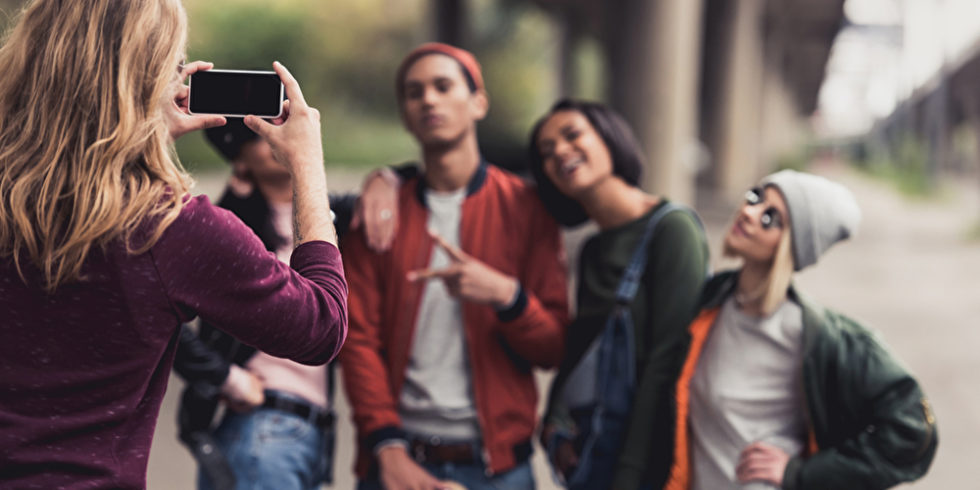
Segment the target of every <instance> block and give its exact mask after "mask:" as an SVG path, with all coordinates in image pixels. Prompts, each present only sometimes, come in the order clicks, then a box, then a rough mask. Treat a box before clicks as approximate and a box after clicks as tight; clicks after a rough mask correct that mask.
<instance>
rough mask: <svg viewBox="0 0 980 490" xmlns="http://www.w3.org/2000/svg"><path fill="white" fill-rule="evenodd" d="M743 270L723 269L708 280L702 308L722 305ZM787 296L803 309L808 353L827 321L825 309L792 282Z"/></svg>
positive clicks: (702, 299)
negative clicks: (818, 331) (818, 332)
mask: <svg viewBox="0 0 980 490" xmlns="http://www.w3.org/2000/svg"><path fill="white" fill-rule="evenodd" d="M740 271H741V270H740V269H737V270H728V271H722V272H719V273H717V274H715V275H714V276H712V277H711V279H709V280H708V282H707V283H706V284H705V286H704V289H702V292H701V300H700V301H701V309H702V310H707V309H711V308H716V307H719V306H721V304H722V303H724V302H725V300H726V299H727V298H728V296H729V295H731V294H733V293H734V292H735V287H736V286H737V285H738V274H739V272H740ZM786 296H787V297H788V298H790V299H792V300H793V301H795V302H796V303H797V304H798V305H800V308H801V309H802V310H803V352H804V353H808V352H809V351H810V349H811V348H812V346H813V345H814V336H815V335H817V329H818V327H821V326H823V324H824V323H825V321H826V314H825V313H826V311H825V309H824V308H823V307H822V306H820V305H819V304H817V303H816V302H814V301H813V300H811V299H810V297H809V296H807V295H806V294H803V293H802V292H801V291H799V290H798V289H797V288H796V286H795V285H793V284H790V286H789V291H787V293H786Z"/></svg>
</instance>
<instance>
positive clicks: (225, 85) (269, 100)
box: [189, 70, 283, 117]
mask: <svg viewBox="0 0 980 490" xmlns="http://www.w3.org/2000/svg"><path fill="white" fill-rule="evenodd" d="M282 96H283V88H282V82H281V81H280V80H279V75H276V73H275V72H246V71H222V70H208V71H199V72H197V73H194V74H193V75H191V81H190V101H189V106H190V111H191V112H192V113H195V114H222V115H225V116H245V115H248V114H253V115H256V116H259V117H276V116H278V115H279V113H280V112H281V110H282Z"/></svg>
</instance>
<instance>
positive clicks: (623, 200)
mask: <svg viewBox="0 0 980 490" xmlns="http://www.w3.org/2000/svg"><path fill="white" fill-rule="evenodd" d="M529 153H530V157H531V173H532V175H533V176H534V179H535V181H536V182H537V184H538V194H539V195H540V197H541V200H542V202H543V203H544V205H545V208H546V209H548V210H549V211H550V212H551V214H552V215H553V216H555V218H556V219H557V220H558V221H559V222H560V223H561V224H563V225H565V226H576V225H579V224H581V223H583V222H585V221H586V220H587V219H592V220H593V221H595V223H596V224H597V225H598V226H599V232H598V233H597V234H596V235H595V236H592V237H591V238H589V239H588V240H587V242H586V244H585V246H584V247H583V249H582V254H581V258H580V260H579V265H578V278H579V282H578V295H577V317H576V319H575V320H574V321H573V322H572V324H571V325H570V326H569V328H568V337H567V342H566V349H565V356H564V361H563V362H562V365H561V367H560V368H559V371H558V375H557V376H556V378H555V381H554V383H553V385H552V389H551V394H550V396H549V404H548V408H547V411H546V414H545V416H544V421H543V427H542V432H541V434H542V439H543V442H545V444H546V445H548V444H549V440H551V439H552V438H553V437H554V436H555V435H558V434H562V435H564V436H567V437H562V438H561V439H560V441H561V442H559V443H557V444H556V446H557V447H556V448H555V451H554V454H553V455H552V457H553V460H552V464H553V466H554V467H555V469H556V470H557V473H559V474H560V475H561V476H562V477H566V478H567V477H568V475H570V474H571V472H572V471H573V470H574V469H576V467H577V466H578V463H579V456H580V455H579V454H578V451H579V450H580V449H581V448H577V447H576V445H577V443H576V440H575V435H577V434H579V433H580V432H581V431H580V429H581V428H580V427H578V426H577V425H576V423H575V420H574V418H573V417H572V415H571V411H572V410H573V409H574V408H575V407H572V406H569V405H571V404H572V402H570V401H569V400H570V397H569V395H568V393H569V391H570V389H575V388H579V387H581V385H582V384H583V383H582V382H580V381H578V380H576V379H570V377H572V376H573V372H575V371H576V367H577V366H578V365H579V364H580V362H584V359H585V358H586V357H587V356H586V352H587V351H588V350H589V347H590V345H592V344H593V341H594V340H595V339H596V338H597V337H598V336H599V334H600V332H601V330H602V329H603V327H604V325H605V324H606V318H607V317H608V316H609V315H610V312H611V311H612V310H613V308H614V306H615V305H616V304H617V301H618V300H617V286H618V285H619V284H620V281H621V279H622V277H623V276H624V272H625V270H626V269H627V267H628V265H629V263H630V261H631V257H632V256H633V255H634V249H636V248H637V246H638V244H639V243H640V241H641V238H642V236H643V235H644V233H645V230H646V228H647V225H648V223H649V222H650V221H651V220H652V219H654V217H658V219H659V216H658V213H661V212H666V209H667V206H677V205H676V204H674V203H671V202H669V201H668V200H667V199H666V198H664V197H662V196H655V195H650V194H648V193H646V192H644V191H643V190H641V189H640V188H639V187H638V185H639V181H640V173H641V170H642V168H643V166H644V164H643V156H642V151H641V149H640V147H639V145H638V144H637V142H636V140H635V138H634V136H633V132H632V131H631V130H630V128H629V126H628V125H627V124H626V122H625V121H623V119H622V118H621V117H620V116H619V115H617V114H616V113H615V112H613V111H612V110H611V109H609V108H608V107H605V106H603V105H600V104H597V103H591V102H582V101H576V100H569V99H566V100H561V101H559V102H558V103H556V104H555V105H554V107H553V108H552V109H551V110H550V111H549V112H548V113H547V114H546V115H545V116H544V117H543V118H542V119H541V120H539V122H538V123H537V125H536V126H535V127H534V130H533V131H532V133H531V138H530V146H529ZM662 216H663V217H662V219H659V222H656V223H654V224H653V225H652V226H654V228H653V229H652V236H651V238H650V239H649V242H648V244H647V246H646V252H645V253H646V257H645V259H646V266H645V268H644V269H643V272H642V275H641V278H640V281H639V284H638V288H637V290H636V294H635V296H634V297H633V299H632V301H630V303H629V310H630V313H631V314H632V319H633V337H634V339H635V342H634V350H635V352H634V353H632V354H633V355H635V360H636V363H635V364H636V366H635V373H636V387H635V396H634V398H633V402H632V411H631V416H630V417H629V420H628V421H627V425H626V429H625V434H626V435H625V438H624V439H623V442H622V448H621V449H620V451H619V454H618V457H616V456H615V455H614V456H613V457H614V458H615V461H614V462H613V463H612V466H614V468H613V471H612V473H613V474H612V475H611V478H612V479H611V481H608V482H606V485H608V487H609V488H617V489H635V488H639V487H641V486H642V485H644V484H651V483H653V484H656V483H657V482H659V483H660V484H662V483H663V481H664V480H665V479H666V477H667V470H668V465H667V461H669V454H670V452H671V450H672V444H671V440H670V439H671V435H672V434H671V431H670V428H671V427H670V425H669V424H668V423H667V421H669V420H670V416H669V412H670V410H671V402H670V401H671V399H672V395H671V393H672V390H673V386H674V381H675V380H676V377H677V373H678V372H679V369H680V361H681V359H680V356H679V355H678V354H677V352H679V351H680V350H682V349H683V347H684V345H685V339H686V328H687V325H688V324H689V323H690V321H691V319H692V318H693V317H694V314H695V312H696V305H697V298H698V293H699V292H700V290H701V287H702V285H703V282H704V279H705V273H706V271H707V264H708V247H707V242H706V240H705V236H704V231H703V230H702V228H701V225H700V221H699V220H698V218H697V217H696V215H695V214H694V213H693V212H669V213H667V214H663V215H662ZM620 354H621V355H624V356H626V355H629V354H631V353H620ZM593 371H594V369H593ZM580 372H581V371H580ZM586 384H587V383H586ZM661 456H663V457H661ZM658 461H662V462H663V463H661V464H658V463H657V462H658Z"/></svg>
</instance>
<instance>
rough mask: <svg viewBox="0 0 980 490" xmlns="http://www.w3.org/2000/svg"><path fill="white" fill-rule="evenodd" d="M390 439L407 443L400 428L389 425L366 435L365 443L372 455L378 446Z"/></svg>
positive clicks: (406, 437) (405, 436) (406, 438)
mask: <svg viewBox="0 0 980 490" xmlns="http://www.w3.org/2000/svg"><path fill="white" fill-rule="evenodd" d="M391 439H401V440H405V441H407V440H408V436H407V435H406V434H405V431H404V430H402V428H401V427H396V426H394V425H389V426H386V427H382V428H380V429H378V430H376V431H374V432H372V433H370V434H368V436H367V439H365V443H366V444H367V447H368V449H370V450H371V453H372V454H374V452H375V449H376V447H377V446H378V444H380V443H382V442H385V441H389V440H391Z"/></svg>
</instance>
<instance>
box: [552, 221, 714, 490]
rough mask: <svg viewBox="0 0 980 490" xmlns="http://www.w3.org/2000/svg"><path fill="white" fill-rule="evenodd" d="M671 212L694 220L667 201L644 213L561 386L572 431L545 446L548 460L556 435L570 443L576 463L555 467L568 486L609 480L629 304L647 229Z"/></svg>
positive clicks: (632, 358) (625, 395)
mask: <svg viewBox="0 0 980 490" xmlns="http://www.w3.org/2000/svg"><path fill="white" fill-rule="evenodd" d="M673 211H688V212H691V214H692V215H694V216H695V219H696V220H697V215H696V214H694V213H693V211H689V209H688V208H686V207H684V206H681V205H679V204H674V203H672V202H667V203H666V204H664V205H663V206H662V207H661V208H660V209H658V210H657V212H656V213H654V214H653V216H651V217H650V220H649V221H648V222H647V225H646V229H645V230H644V233H643V237H642V238H641V239H640V242H639V243H638V244H637V246H636V249H634V251H633V257H632V259H631V260H630V262H629V265H628V266H627V267H626V271H625V272H624V273H623V278H622V279H621V280H620V282H619V286H618V288H617V290H616V304H615V306H614V307H613V309H612V312H611V313H610V314H609V316H608V317H607V319H606V322H605V325H604V326H603V328H602V330H601V331H600V332H599V335H598V336H597V337H596V339H595V340H594V341H593V342H592V344H591V345H590V346H589V348H588V350H587V351H586V352H585V354H584V355H583V357H582V359H581V360H580V361H579V362H578V364H576V365H575V368H574V369H573V370H572V372H571V374H570V375H569V376H568V378H567V379H566V382H565V383H564V386H563V387H562V388H561V392H560V393H561V394H560V395H559V400H560V401H561V403H563V404H564V405H565V406H566V407H567V408H568V409H569V412H570V414H571V417H572V419H573V420H574V422H575V425H576V427H577V429H578V431H577V434H575V435H572V434H568V433H563V432H560V431H559V432H557V433H556V434H555V435H554V436H552V437H551V439H550V440H549V441H546V442H547V448H546V449H547V451H548V455H549V460H550V461H552V462H554V461H555V457H556V454H555V453H556V450H557V447H558V445H559V442H560V440H561V439H565V440H570V441H571V442H572V443H573V447H574V448H575V450H576V453H577V454H578V466H576V467H575V468H574V469H573V470H572V471H571V472H570V473H569V474H568V475H564V477H565V478H562V476H563V475H559V474H558V473H559V472H558V471H555V477H556V479H557V480H559V482H563V483H564V484H565V485H566V486H567V487H568V488H570V489H590V490H591V489H600V488H607V487H608V486H609V485H610V484H611V483H612V479H613V473H614V471H615V469H616V462H617V460H618V458H619V452H620V449H621V448H622V446H623V442H624V441H625V439H626V429H627V424H628V423H629V415H630V408H631V405H632V403H633V392H634V389H635V388H636V350H635V346H634V343H635V342H634V338H633V316H632V314H631V313H630V304H631V303H632V302H633V298H634V297H635V296H636V291H637V288H638V287H639V285H640V280H641V278H642V276H643V272H644V270H645V269H646V263H647V246H648V245H649V243H650V240H651V238H652V237H653V230H654V229H655V228H656V227H657V224H658V223H659V222H660V220H661V219H662V218H663V217H664V216H666V215H667V214H668V213H671V212H673ZM697 221H698V223H700V220H697ZM556 470H557V469H556Z"/></svg>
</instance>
